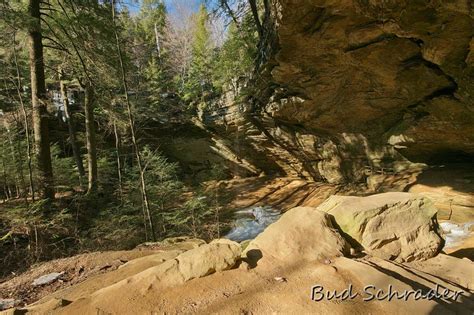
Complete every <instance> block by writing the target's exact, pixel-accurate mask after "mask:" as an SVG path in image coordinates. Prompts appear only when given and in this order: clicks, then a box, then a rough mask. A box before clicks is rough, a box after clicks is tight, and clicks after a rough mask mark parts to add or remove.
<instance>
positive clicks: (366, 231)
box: [318, 193, 444, 262]
mask: <svg viewBox="0 0 474 315" xmlns="http://www.w3.org/2000/svg"><path fill="white" fill-rule="evenodd" d="M318 210H320V211H324V212H326V213H328V214H330V215H332V216H334V219H335V221H336V222H337V225H338V226H339V228H340V229H341V231H342V232H344V233H345V234H346V235H347V237H348V238H349V240H350V241H351V242H352V245H353V246H362V247H363V248H364V249H365V250H366V251H367V252H368V253H369V254H371V255H373V256H376V257H380V258H383V259H389V260H395V261H398V262H405V261H407V262H409V261H415V260H420V259H428V258H431V257H434V256H436V255H437V254H438V253H439V251H440V250H441V249H442V246H443V243H444V241H443V239H442V238H441V237H440V231H439V226H438V222H437V219H436V213H437V209H436V208H435V207H434V206H433V203H432V202H431V201H430V200H429V199H427V198H425V197H421V196H417V195H414V194H409V193H385V194H378V195H373V196H369V197H346V196H331V197H330V198H329V199H327V200H326V201H325V202H324V203H322V204H321V205H320V206H319V207H318Z"/></svg>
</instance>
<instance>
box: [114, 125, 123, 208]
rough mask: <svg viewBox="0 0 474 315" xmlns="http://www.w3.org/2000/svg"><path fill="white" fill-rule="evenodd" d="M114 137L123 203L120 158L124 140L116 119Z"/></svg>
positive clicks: (121, 193)
mask: <svg viewBox="0 0 474 315" xmlns="http://www.w3.org/2000/svg"><path fill="white" fill-rule="evenodd" d="M113 124H114V135H115V152H116V155H117V175H118V180H119V194H120V201H123V200H122V198H123V184H122V159H121V158H120V151H121V146H122V139H121V137H120V134H119V132H118V130H117V123H116V122H115V118H114V122H113Z"/></svg>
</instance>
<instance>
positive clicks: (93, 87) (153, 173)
mask: <svg viewBox="0 0 474 315" xmlns="http://www.w3.org/2000/svg"><path fill="white" fill-rule="evenodd" d="M198 5H199V7H198ZM193 6H194V7H196V8H197V10H196V8H193ZM137 7H139V10H137ZM171 7H172V11H171V12H168V10H167V7H166V6H165V4H164V3H163V1H161V0H145V1H143V3H141V6H138V4H137V3H131V4H128V3H122V2H121V1H99V0H87V1H69V0H57V1H56V0H54V1H40V0H29V1H20V0H18V1H2V2H1V19H0V23H1V24H0V30H1V31H0V34H1V38H0V61H1V68H0V69H1V74H0V77H1V89H0V106H1V107H0V115H1V116H0V118H1V126H0V138H1V150H0V152H1V153H0V154H1V163H0V169H1V170H0V173H1V187H0V196H1V199H2V200H3V203H4V205H3V206H1V207H2V209H8V211H4V210H2V212H1V216H2V218H1V220H0V232H1V235H0V241H1V246H2V248H5V249H2V252H6V248H10V249H13V248H15V250H14V251H13V250H12V251H11V252H10V254H8V255H2V258H1V259H2V262H1V263H2V265H4V266H8V265H15V264H20V265H23V266H28V265H29V264H31V263H33V262H36V261H39V260H44V259H48V258H52V257H60V256H64V255H69V254H72V253H77V252H81V251H90V250H98V249H107V248H114V249H120V248H131V247H133V246H135V245H137V244H139V243H141V242H145V241H154V240H157V239H163V238H165V237H169V236H173V235H193V236H200V237H204V238H207V239H211V238H213V237H214V236H217V235H218V234H219V225H218V222H219V212H218V211H219V209H218V208H219V205H217V204H216V202H215V201H213V199H215V198H213V193H212V191H204V190H203V189H202V187H201V186H200V181H199V180H196V179H195V178H193V176H192V175H190V174H186V173H185V172H183V170H182V169H180V167H179V165H178V164H177V163H176V162H175V161H172V160H170V159H169V158H168V157H167V156H165V155H164V154H163V153H162V151H161V150H160V143H159V141H157V136H158V135H159V133H160V130H161V129H163V126H170V125H171V126H172V125H173V124H176V123H180V122H183V121H188V122H190V121H193V119H195V118H196V117H197V115H199V112H200V111H201V110H202V109H203V108H205V107H207V106H212V104H213V102H214V100H216V99H219V98H220V97H221V95H222V94H223V93H224V92H225V91H229V90H232V89H236V87H235V84H236V82H237V81H238V80H245V78H249V77H250V76H251V75H252V73H253V72H254V70H255V67H256V59H257V57H258V52H257V51H258V47H259V46H258V43H259V41H260V37H259V34H261V32H262V31H261V29H262V23H263V13H262V12H264V7H263V2H262V3H256V2H255V1H249V2H247V1H226V0H223V1H220V2H218V3H217V2H212V3H204V2H203V3H200V4H199V3H198V2H194V3H192V4H191V3H187V2H185V1H175V3H174V4H172V5H171ZM130 8H131V9H132V11H133V12H131V11H130ZM168 129H169V128H168ZM171 129H172V127H171ZM226 176H228V175H227V174H225V172H224V171H223V170H222V169H221V168H219V165H216V166H215V167H214V170H213V171H212V172H209V174H208V176H207V177H208V178H207V180H218V179H223V178H225V177H226ZM19 257H20V258H19ZM18 259H21V261H20V262H19V261H18ZM2 269H3V268H2ZM7 269H8V268H5V269H4V270H5V272H6V271H7ZM2 272H3V271H2Z"/></svg>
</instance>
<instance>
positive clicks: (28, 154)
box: [13, 33, 35, 201]
mask: <svg viewBox="0 0 474 315" xmlns="http://www.w3.org/2000/svg"><path fill="white" fill-rule="evenodd" d="M13 60H14V62H15V69H16V81H17V84H16V92H17V94H18V100H19V101H20V109H21V113H22V115H23V124H24V125H25V137H26V139H25V140H26V157H27V159H28V180H29V186H30V194H31V199H32V200H33V201H35V187H34V184H33V166H32V160H33V158H32V154H31V141H30V123H29V122H28V115H27V113H26V107H25V103H24V102H23V96H22V95H21V88H22V86H23V84H22V82H21V75H20V67H19V66H18V57H17V52H16V40H15V33H13Z"/></svg>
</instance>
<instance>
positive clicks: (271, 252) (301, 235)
mask: <svg viewBox="0 0 474 315" xmlns="http://www.w3.org/2000/svg"><path fill="white" fill-rule="evenodd" d="M349 248H350V246H349V244H348V243H347V242H346V240H345V239H344V238H343V237H342V236H341V235H340V234H339V231H338V230H337V229H336V228H335V227H334V225H333V222H332V220H331V217H330V216H329V215H328V214H326V213H324V212H321V211H318V210H316V208H312V207H297V208H293V209H291V210H289V211H287V212H285V214H283V215H282V217H281V218H280V219H279V220H278V221H277V222H275V223H273V224H271V225H270V226H268V227H267V229H266V230H265V231H264V232H263V233H261V234H260V235H259V236H257V237H256V238H255V239H254V240H253V241H252V242H250V244H249V245H248V246H247V248H246V249H245V253H244V255H246V256H247V258H248V259H249V260H250V262H255V260H257V259H260V258H261V259H262V261H267V262H270V263H272V264H275V263H276V264H286V263H295V262H299V261H301V260H306V261H315V260H324V259H327V258H332V257H336V256H343V255H344V254H347V253H348V251H349ZM257 263H258V264H259V263H260V262H257Z"/></svg>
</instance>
